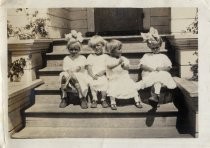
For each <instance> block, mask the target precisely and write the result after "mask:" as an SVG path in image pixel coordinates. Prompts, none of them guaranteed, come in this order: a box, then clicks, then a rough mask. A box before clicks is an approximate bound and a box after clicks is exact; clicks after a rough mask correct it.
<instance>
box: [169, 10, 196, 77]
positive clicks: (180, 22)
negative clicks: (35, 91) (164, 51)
mask: <svg viewBox="0 0 210 148" xmlns="http://www.w3.org/2000/svg"><path fill="white" fill-rule="evenodd" d="M196 11H197V9H196V8H171V33H172V35H174V36H173V37H170V39H169V40H170V43H171V45H172V48H173V50H175V51H174V53H175V55H174V56H175V63H176V65H177V66H178V69H179V76H180V77H183V78H191V77H192V75H193V73H192V71H191V65H190V64H195V63H196V60H197V58H198V57H197V56H196V55H195V54H194V53H195V51H197V50H198V35H197V34H193V33H191V32H186V31H187V27H188V26H189V25H190V24H192V23H193V21H194V20H195V16H196Z"/></svg>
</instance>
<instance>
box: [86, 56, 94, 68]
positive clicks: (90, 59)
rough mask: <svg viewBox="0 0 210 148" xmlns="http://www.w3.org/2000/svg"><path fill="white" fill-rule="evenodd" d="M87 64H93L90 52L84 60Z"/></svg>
mask: <svg viewBox="0 0 210 148" xmlns="http://www.w3.org/2000/svg"><path fill="white" fill-rule="evenodd" d="M86 64H87V65H93V56H92V55H91V54H90V55H89V56H88V57H87V60H86Z"/></svg>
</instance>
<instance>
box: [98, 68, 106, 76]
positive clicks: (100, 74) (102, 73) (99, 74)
mask: <svg viewBox="0 0 210 148" xmlns="http://www.w3.org/2000/svg"><path fill="white" fill-rule="evenodd" d="M105 73H106V70H103V71H101V72H99V73H97V74H96V75H97V76H98V77H101V76H103V75H105Z"/></svg>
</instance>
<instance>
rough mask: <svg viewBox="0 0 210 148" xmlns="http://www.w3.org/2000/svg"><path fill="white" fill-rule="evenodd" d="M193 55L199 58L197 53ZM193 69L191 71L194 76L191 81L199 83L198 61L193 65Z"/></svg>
mask: <svg viewBox="0 0 210 148" xmlns="http://www.w3.org/2000/svg"><path fill="white" fill-rule="evenodd" d="M193 55H196V56H198V52H197V51H195V52H194V54H193ZM190 65H191V68H190V70H191V71H192V72H193V76H192V78H190V80H192V81H198V59H196V61H195V64H191V63H190Z"/></svg>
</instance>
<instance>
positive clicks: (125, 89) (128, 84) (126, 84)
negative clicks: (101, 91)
mask: <svg viewBox="0 0 210 148" xmlns="http://www.w3.org/2000/svg"><path fill="white" fill-rule="evenodd" d="M122 58H123V60H124V64H125V65H129V60H128V59H127V58H125V57H122ZM118 61H119V59H116V58H114V57H108V58H107V65H112V64H113V63H118ZM107 78H108V82H109V83H108V90H107V95H108V96H111V97H114V98H118V99H129V98H134V97H136V96H138V92H137V88H136V84H135V82H134V81H133V80H132V79H131V78H130V76H129V73H128V71H127V70H124V69H123V68H122V67H121V65H119V66H117V67H115V68H113V69H109V68H107Z"/></svg>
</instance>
